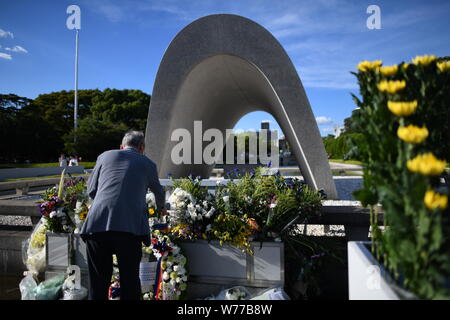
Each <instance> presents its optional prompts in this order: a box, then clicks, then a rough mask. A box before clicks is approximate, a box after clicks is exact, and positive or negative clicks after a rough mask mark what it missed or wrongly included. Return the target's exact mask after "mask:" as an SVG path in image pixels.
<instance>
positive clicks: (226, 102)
mask: <svg viewBox="0 0 450 320" xmlns="http://www.w3.org/2000/svg"><path fill="white" fill-rule="evenodd" d="M257 110H261V111H266V112H268V113H270V114H272V115H273V117H274V118H275V119H276V120H277V122H278V124H279V125H280V127H281V128H282V130H283V132H284V134H285V136H286V139H287V140H288V141H289V144H290V145H291V146H292V149H293V153H294V155H295V156H296V158H297V161H298V163H299V165H300V170H301V171H302V174H303V176H304V177H305V181H306V182H307V183H308V184H309V185H310V186H311V187H313V188H314V189H324V190H325V192H326V193H327V194H328V196H329V198H330V199H335V198H337V193H336V188H335V185H334V182H333V179H332V175H331V170H330V166H329V164H328V160H327V155H326V152H325V148H324V146H323V142H322V138H321V136H320V132H319V129H318V127H317V124H316V121H315V117H314V115H313V113H312V111H311V107H310V104H309V102H308V98H307V97H306V93H305V90H304V89H303V86H302V83H301V81H300V78H299V76H298V74H297V71H296V69H295V67H294V65H293V64H292V62H291V60H290V59H289V57H288V55H287V54H286V52H285V51H284V49H283V48H282V46H281V45H280V43H279V42H278V41H277V40H276V39H275V38H274V37H273V36H272V34H270V33H269V32H268V31H267V30H266V29H264V28H263V27H262V26H260V25H259V24H257V23H255V22H253V21H251V20H249V19H247V18H244V17H240V16H236V15H229V14H219V15H210V16H206V17H203V18H200V19H198V20H196V21H194V22H192V23H191V24H189V25H188V26H187V27H185V28H184V29H183V30H182V31H180V32H179V33H178V34H177V35H176V37H175V38H174V39H173V40H172V42H171V43H170V45H169V47H168V48H167V50H166V52H165V54H164V57H163V59H162V61H161V64H160V67H159V70H158V73H157V76H156V80H155V84H154V88H153V94H152V99H151V103H150V108H149V113H148V121H147V129H146V150H145V153H146V155H147V156H149V157H150V158H151V159H152V160H154V161H155V162H156V164H157V165H158V171H159V176H160V177H161V178H165V177H166V176H167V174H169V173H171V174H172V175H173V176H174V177H180V176H187V175H189V174H190V173H192V174H194V175H200V176H202V177H208V176H209V174H210V172H211V169H212V166H209V165H206V164H200V165H195V164H192V165H186V164H183V165H175V164H173V163H172V161H171V158H170V157H171V150H172V148H173V147H174V146H175V145H176V144H177V143H178V142H171V141H170V138H171V134H172V131H173V130H175V129H177V128H186V129H188V130H189V131H190V132H191V133H192V135H193V132H194V131H193V122H194V121H195V120H202V122H203V123H202V124H203V131H205V130H207V129H209V128H217V129H220V130H221V131H222V132H223V133H225V129H232V128H233V127H234V125H235V124H236V123H237V121H239V119H240V118H242V117H243V116H244V115H245V114H247V113H249V112H252V111H257ZM224 136H225V134H224ZM205 145H207V143H205V144H204V146H205ZM192 157H193V155H192ZM192 162H193V161H192Z"/></svg>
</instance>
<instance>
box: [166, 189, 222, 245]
mask: <svg viewBox="0 0 450 320" xmlns="http://www.w3.org/2000/svg"><path fill="white" fill-rule="evenodd" d="M212 199H213V198H212V196H211V195H208V197H207V200H206V199H205V200H203V201H201V200H197V199H195V198H194V197H193V196H192V195H191V194H190V193H189V192H188V191H186V190H183V189H181V188H176V189H175V190H174V191H173V193H172V194H171V195H170V197H169V199H168V202H169V205H170V210H169V211H168V212H169V223H170V225H171V232H172V233H173V234H174V235H175V237H177V238H183V239H190V240H193V239H202V238H203V239H206V232H208V231H210V230H211V223H212V221H213V218H214V215H215V211H216V209H215V208H214V202H213V201H212Z"/></svg>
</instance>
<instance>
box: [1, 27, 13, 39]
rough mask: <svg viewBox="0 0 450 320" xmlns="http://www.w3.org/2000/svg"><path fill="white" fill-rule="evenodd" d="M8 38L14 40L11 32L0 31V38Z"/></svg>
mask: <svg viewBox="0 0 450 320" xmlns="http://www.w3.org/2000/svg"><path fill="white" fill-rule="evenodd" d="M8 37H11V38H12V39H14V34H13V33H12V32H9V31H5V30H3V29H0V38H8Z"/></svg>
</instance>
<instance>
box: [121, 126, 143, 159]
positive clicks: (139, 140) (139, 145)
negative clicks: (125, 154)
mask: <svg viewBox="0 0 450 320" xmlns="http://www.w3.org/2000/svg"><path fill="white" fill-rule="evenodd" d="M126 147H133V148H136V149H137V150H138V151H139V152H140V153H141V154H144V149H145V138H144V133H142V132H141V131H128V132H127V133H125V135H124V137H123V139H122V145H121V146H120V149H124V148H126Z"/></svg>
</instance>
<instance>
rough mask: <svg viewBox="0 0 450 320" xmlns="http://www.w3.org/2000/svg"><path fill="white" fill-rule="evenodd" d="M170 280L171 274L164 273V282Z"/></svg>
mask: <svg viewBox="0 0 450 320" xmlns="http://www.w3.org/2000/svg"><path fill="white" fill-rule="evenodd" d="M169 279H170V275H169V273H168V272H167V271H165V272H164V273H163V280H169Z"/></svg>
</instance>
